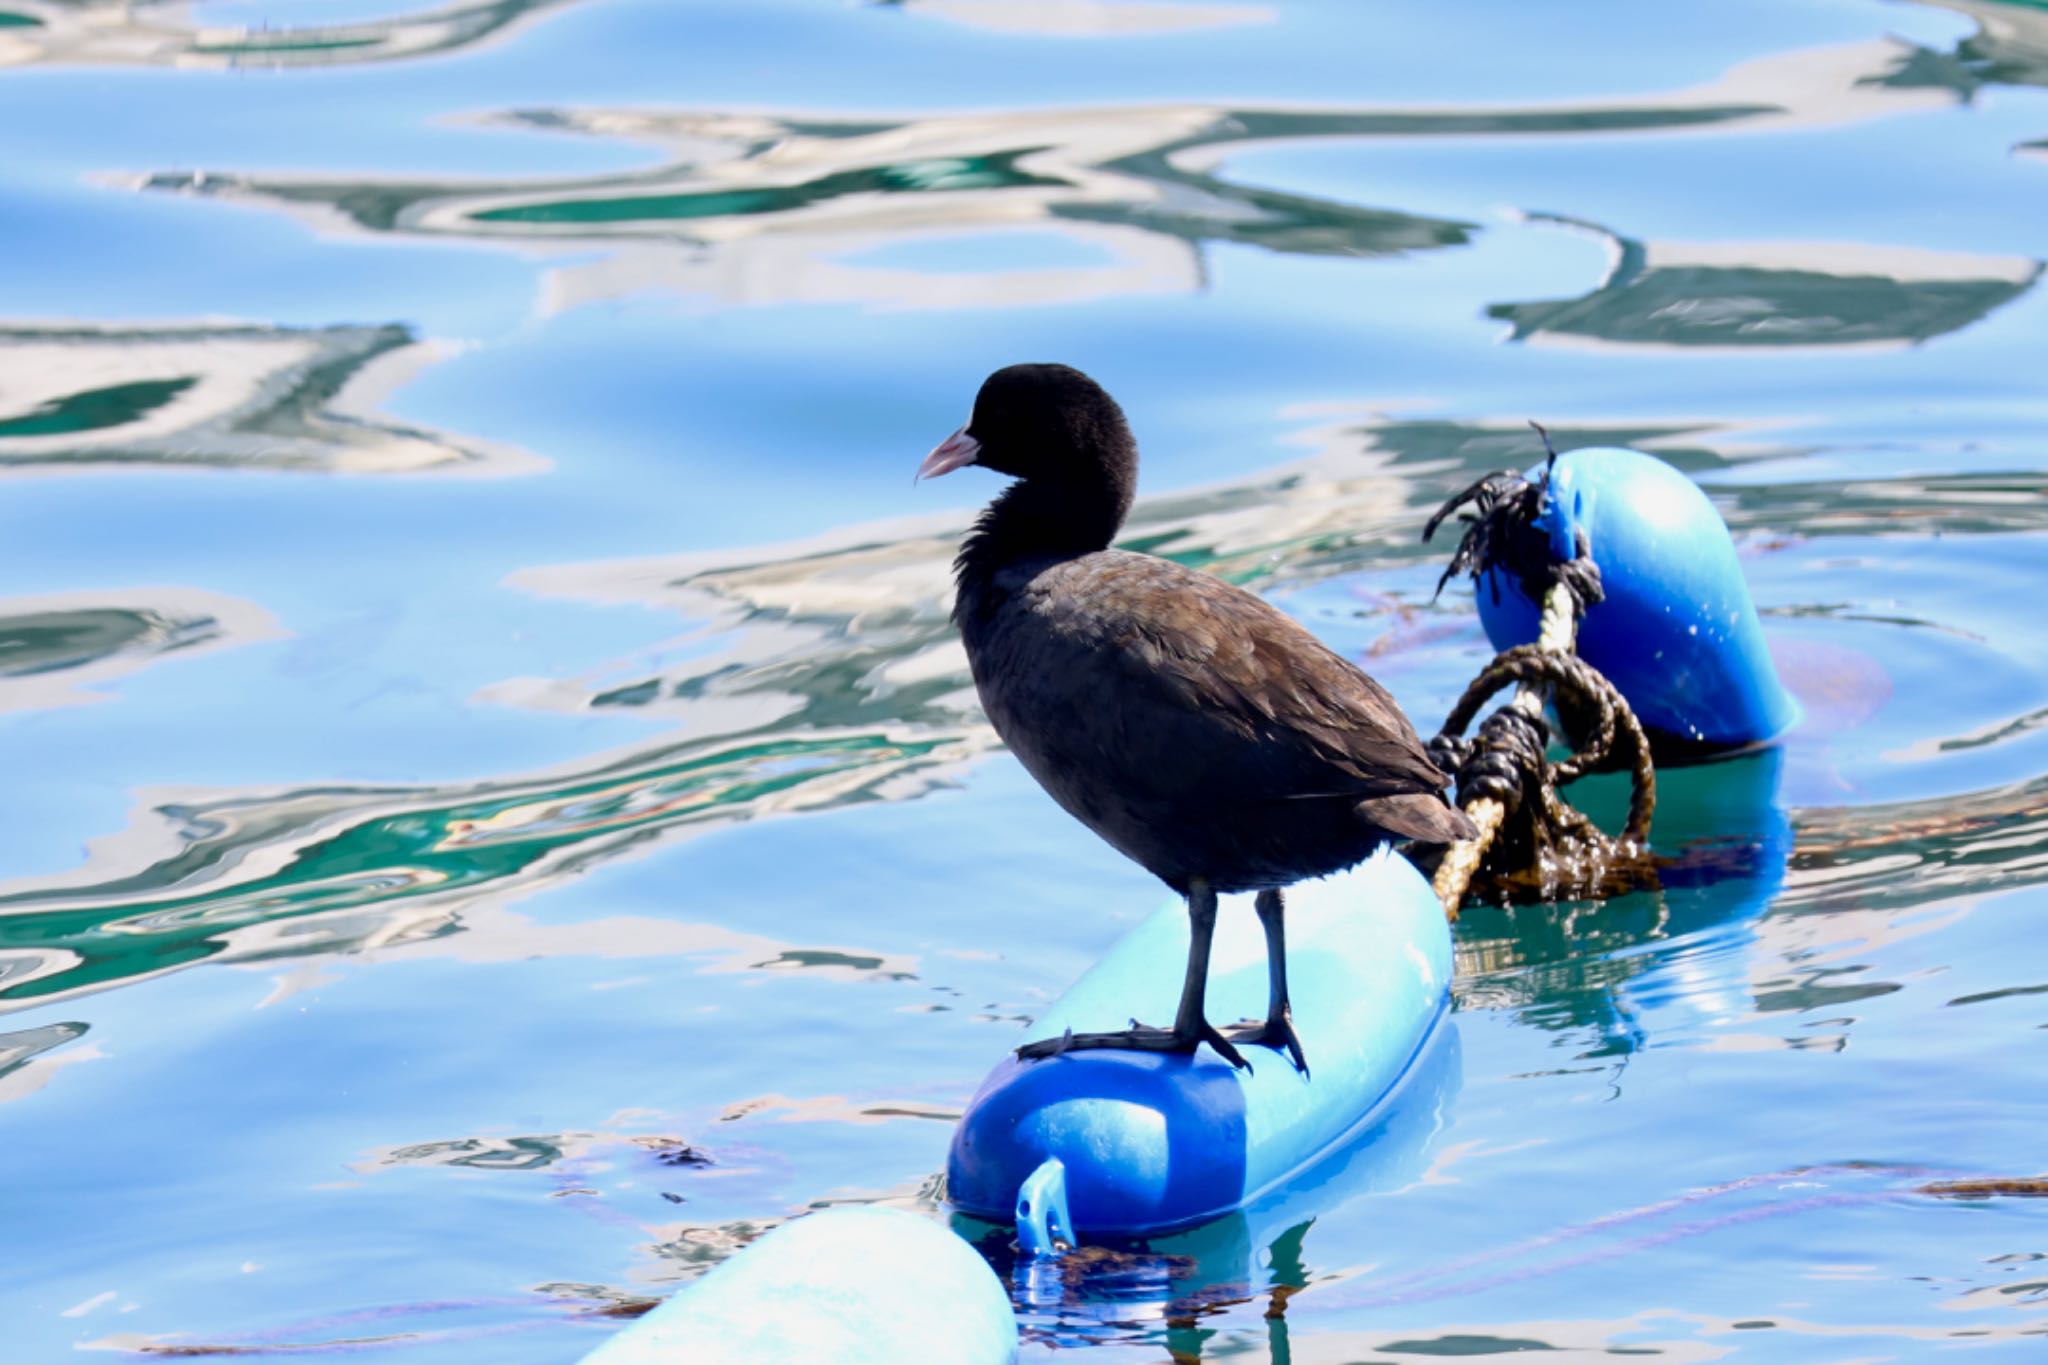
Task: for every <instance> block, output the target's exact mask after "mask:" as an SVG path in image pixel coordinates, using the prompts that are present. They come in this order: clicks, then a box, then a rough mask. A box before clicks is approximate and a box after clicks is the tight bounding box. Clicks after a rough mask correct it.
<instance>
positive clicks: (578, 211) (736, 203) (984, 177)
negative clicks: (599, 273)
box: [471, 147, 1067, 223]
mask: <svg viewBox="0 0 2048 1365" xmlns="http://www.w3.org/2000/svg"><path fill="white" fill-rule="evenodd" d="M1044 150H1045V149H1044V148H1043V147H1025V148H1020V149H1018V150H1016V151H1010V152H1000V153H996V154H993V155H989V156H977V157H940V158H933V159H929V160H923V161H904V162H898V163H895V164H893V165H887V166H864V167H860V168H858V169H855V170H846V171H835V172H833V173H832V174H830V175H823V176H819V177H818V178H817V179H815V180H809V181H806V182H804V183H802V184H799V185H778V186H763V187H761V188H758V189H738V190H710V191H705V192H701V193H695V194H655V195H640V196H630V197H624V198H609V199H606V198H596V199H559V200H552V201H542V202H539V203H529V204H515V205H511V206H508V207H506V208H500V209H485V210H483V211H482V212H480V213H475V214H472V215H471V217H473V218H474V219H476V220H477V221H479V222H485V223H638V222H648V221H654V220H661V219H672V218H717V217H723V216H725V215H727V214H753V213H783V212H787V211H788V210H790V209H797V208H802V207H803V206H804V205H806V204H815V203H820V202H823V201H825V200H828V199H837V198H839V197H841V196H842V195H849V194H911V193H918V192H930V191H943V190H976V189H1006V188H1011V187H1014V186H1020V185H1064V184H1066V183H1067V182H1066V181H1064V180H1059V179H1055V178H1053V177H1050V176H1042V175H1033V174H1031V173H1030V172H1028V171H1022V170H1019V169H1018V168H1017V161H1018V159H1019V158H1020V157H1026V156H1030V155H1031V154H1032V153H1034V152H1041V151H1044Z"/></svg>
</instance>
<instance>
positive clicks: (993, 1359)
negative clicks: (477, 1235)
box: [583, 1208, 1017, 1365]
mask: <svg viewBox="0 0 2048 1365" xmlns="http://www.w3.org/2000/svg"><path fill="white" fill-rule="evenodd" d="M1016 1353H1017V1319H1016V1315H1015V1313H1014V1312H1013V1311H1012V1310H1011V1308H1010V1296H1009V1294H1008V1293H1007V1292H1005V1290H1004V1289H1003V1286H1002V1283H1001V1282H1000V1281H999V1280H997V1279H996V1276H995V1272H994V1271H992V1270H990V1269H989V1268H988V1263H987V1262H986V1261H984V1260H982V1259H981V1257H980V1256H979V1255H978V1254H977V1253H976V1252H975V1250H974V1249H973V1248H972V1247H970V1246H968V1245H967V1243H965V1242H963V1241H961V1240H960V1238H959V1237H957V1236H955V1235H954V1234H953V1233H952V1232H951V1231H950V1230H949V1229H947V1228H946V1227H944V1226H943V1225H941V1224H938V1223H935V1222H932V1221H931V1220H930V1219H926V1218H920V1217H918V1216H917V1215H916V1214H912V1213H905V1212H903V1211H902V1210H901V1209H889V1208H839V1209H827V1210H825V1211H823V1212H820V1213H814V1214H810V1215H808V1216H807V1217H803V1218H799V1219H797V1220H796V1221H795V1222H793V1223H787V1224H784V1225H783V1226H782V1227H779V1228H777V1229H776V1230H775V1231H773V1232H771V1233H769V1234H768V1235H767V1236H766V1237H763V1238H762V1239H761V1240H760V1241H758V1242H755V1243H754V1244H753V1245H751V1246H749V1247H747V1248H745V1249H744V1250H742V1251H740V1252H738V1253H736V1254H735V1255H734V1256H733V1257H732V1258H731V1259H730V1260H727V1261H726V1262H724V1263H723V1264H722V1265H720V1266H719V1267H718V1268H717V1269H715V1270H713V1271H711V1272H710V1273H709V1274H708V1275H706V1276H704V1278H703V1279H701V1280H698V1281H696V1282H695V1283H694V1284H691V1285H690V1286H689V1287H687V1288H685V1289H681V1290H678V1291H677V1292H676V1293H675V1294H674V1295H673V1296H672V1297H670V1298H669V1299H668V1300H667V1301H665V1302H664V1303H662V1304H661V1305H660V1306H659V1307H657V1308H655V1309H654V1311H652V1312H650V1313H649V1314H647V1316H646V1317H643V1318H641V1319H640V1320H639V1321H637V1322H635V1323H634V1324H633V1325H632V1326H630V1327H628V1328H626V1329H625V1330H624V1331H622V1332H620V1333H619V1334H618V1335H617V1336H615V1337H613V1338H612V1339H611V1340H609V1341H607V1342H606V1343H605V1344H604V1345H602V1346H600V1347H598V1348H597V1349H596V1350H595V1351H592V1352H591V1353H590V1354H589V1355H587V1356H585V1357H584V1358H583V1365H685V1363H687V1365H761V1362H764V1361H831V1362H832V1363H833V1365H901V1362H903V1361H906V1360H915V1361H919V1362H921V1363H922V1365H1004V1362H1007V1361H1009V1360H1011V1359H1012V1358H1013V1357H1014V1356H1015V1355H1016Z"/></svg>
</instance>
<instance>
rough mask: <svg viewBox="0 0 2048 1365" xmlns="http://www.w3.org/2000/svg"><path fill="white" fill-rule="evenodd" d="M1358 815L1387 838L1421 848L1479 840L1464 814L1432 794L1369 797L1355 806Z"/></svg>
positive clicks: (1476, 832) (1405, 793)
mask: <svg viewBox="0 0 2048 1365" xmlns="http://www.w3.org/2000/svg"><path fill="white" fill-rule="evenodd" d="M1358 813H1359V814H1360V815H1361V816H1363V817H1364V818H1365V819H1367V820H1370V821H1372V823H1374V824H1375V825H1378V826H1379V827H1380V828H1381V829H1383V830H1386V831H1387V832H1388V833H1390V834H1398V835H1400V836H1401V837H1402V838H1404V839H1414V840H1416V841H1418V842H1420V843H1425V844H1450V843H1456V842H1457V841H1458V840H1460V839H1476V838H1478V837H1479V829H1478V827H1477V826H1475V825H1474V824H1473V823H1472V821H1471V820H1470V819H1469V818H1468V817H1467V816H1466V814H1465V812H1463V811H1461V810H1459V809H1458V808H1457V807H1456V806H1453V805H1452V804H1450V803H1449V802H1448V801H1446V800H1444V799H1443V797H1441V796H1439V795H1437V794H1436V793H1435V792H1403V793H1401V794H1400V795H1398V796H1374V797H1369V798H1367V799H1366V800H1364V801H1361V802H1359V803H1358Z"/></svg>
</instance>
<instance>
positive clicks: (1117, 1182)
mask: <svg viewBox="0 0 2048 1365" xmlns="http://www.w3.org/2000/svg"><path fill="white" fill-rule="evenodd" d="M1187 937H1188V924H1187V913H1186V911H1185V909H1184V908H1183V907H1181V906H1180V905H1179V904H1178V903H1176V904H1174V905H1172V906H1169V907H1167V908H1165V909H1162V910H1160V911H1159V912H1158V913H1157V914H1155V915H1153V916H1152V917H1150V918H1149V919H1147V920H1145V921H1144V922H1143V923H1141V924H1139V926H1138V927H1137V928H1135V929H1133V930H1132V931H1131V932H1130V933H1129V934H1128V935H1126V936H1125V937H1124V938H1123V940H1122V941H1120V942H1119V943H1118V944H1117V945H1116V946H1115V947H1114V948H1113V949H1111V951H1110V953H1109V955H1108V956H1107V957H1105V958H1104V959H1103V960H1102V961H1101V962H1100V963H1098V964H1097V965H1096V966H1095V967H1094V968H1093V969H1092V970H1090V971H1089V972H1088V974H1087V975H1086V976H1084V977H1082V978H1081V980H1080V981H1079V982H1077V983H1076V984H1075V986H1074V987H1073V989H1072V990H1070V991H1069V992H1068V993H1067V994H1066V995H1065V996H1064V997H1062V998H1061V1000H1060V1001H1059V1002H1058V1003H1057V1004H1056V1005H1054V1006H1053V1008H1052V1009H1051V1010H1050V1011H1049V1012H1048V1013H1047V1014H1046V1015H1045V1016H1044V1017H1043V1018H1041V1019H1040V1020H1039V1021H1038V1023H1037V1024H1036V1025H1035V1026H1034V1028H1033V1029H1032V1030H1031V1037H1033V1038H1057V1037H1059V1036H1060V1035H1061V1033H1062V1032H1064V1031H1065V1030H1067V1029H1069V1028H1071V1029H1072V1030H1073V1031H1074V1032H1076V1033H1082V1032H1088V1031H1091V1030H1109V1029H1116V1028H1121V1027H1123V1026H1124V1025H1125V1024H1126V1023H1127V1022H1128V1021H1129V1019H1130V1018H1131V1016H1133V1015H1135V1016H1137V1017H1139V1018H1147V1019H1164V1018H1171V1017H1172V1014H1173V1010H1174V1006H1175V1003H1176V1001H1177V999H1178V996H1179V993H1180V984H1181V964H1182V963H1183V962H1184V961H1185V960H1186V954H1187ZM1287 950H1288V951H1287V964H1288V973H1289V977H1290V982H1291V985H1292V987H1293V1003H1294V1024H1295V1029H1296V1031H1297V1032H1298V1033H1299V1034H1300V1036H1301V1040H1302V1045H1303V1047H1304V1048H1305V1049H1306V1050H1307V1052H1308V1058H1309V1064H1310V1066H1311V1067H1312V1068H1313V1075H1312V1076H1311V1077H1303V1076H1301V1075H1299V1074H1297V1073H1296V1072H1295V1070H1294V1068H1293V1067H1292V1066H1290V1065H1289V1064H1288V1061H1287V1058H1286V1057H1285V1056H1283V1055H1281V1054H1280V1053H1278V1052H1275V1051H1271V1050H1269V1049H1265V1048H1250V1049H1247V1054H1248V1056H1249V1058H1250V1060H1251V1062H1252V1066H1253V1071H1252V1072H1251V1073H1250V1074H1246V1073H1243V1072H1239V1071H1234V1070H1232V1068H1231V1067H1230V1066H1229V1064H1228V1063H1226V1062H1224V1061H1223V1060H1222V1059H1221V1058H1219V1057H1217V1056H1216V1055H1215V1054H1214V1053H1212V1052H1210V1051H1209V1050H1208V1049H1207V1048H1204V1049H1202V1050H1201V1051H1200V1052H1198V1053H1196V1054H1194V1055H1193V1056H1173V1055H1161V1054H1157V1053H1139V1052H1117V1051H1087V1052H1074V1053H1069V1054H1067V1055H1065V1056H1061V1057H1052V1058H1047V1059H1044V1060H1039V1061H1030V1062H1026V1061H1020V1060H1018V1059H1017V1058H1015V1057H1011V1058H1008V1059H1006V1060H1005V1061H1003V1062H1002V1063H1001V1064H1000V1065H998V1066H997V1067H996V1069H995V1070H994V1071H993V1072H991V1073H990V1075H989V1077H988V1079H987V1080H986V1081H985V1082H983V1084H982V1087H981V1090H980V1092H979V1093H978V1094H977V1095H976V1096H975V1097H974V1100H973V1102H972V1103H971V1104H970V1105H969V1106H968V1110H967V1113H966V1114H965V1116H964V1117H962V1119H961V1120H960V1126H959V1128H958V1129H956V1130H955V1132H954V1135H953V1150H952V1154H951V1157H950V1159H949V1160H948V1162H947V1170H946V1185H947V1192H948V1195H949V1196H950V1197H951V1199H952V1200H953V1202H954V1204H955V1205H956V1206H958V1207H959V1208H960V1209H961V1210H963V1211H964V1212H967V1213H970V1214H973V1215H975V1216H977V1217H980V1218H985V1219H988V1220H990V1221H993V1222H1005V1223H1007V1222H1010V1221H1011V1220H1012V1219H1013V1218H1014V1219H1016V1221H1017V1222H1018V1223H1019V1225H1020V1233H1019V1236H1020V1240H1022V1241H1023V1242H1024V1244H1025V1245H1026V1246H1027V1248H1028V1247H1031V1246H1033V1245H1035V1244H1038V1243H1046V1244H1050V1243H1054V1242H1057V1241H1060V1240H1071V1238H1072V1236H1073V1235H1074V1234H1075V1233H1079V1234H1112V1235H1122V1236H1148V1235H1151V1234H1155V1233H1160V1232H1165V1231H1168V1230H1171V1229H1174V1228H1180V1227H1185V1226H1188V1225H1190V1224H1194V1223H1199V1222H1202V1221H1203V1220H1205V1219H1210V1218H1215V1217H1218V1216H1220V1215H1223V1214H1227V1213H1230V1212H1232V1211H1234V1210H1237V1209H1240V1208H1243V1207H1244V1206H1245V1205H1247V1204H1250V1203H1253V1202H1255V1201H1257V1200H1259V1199H1260V1198H1262V1197H1264V1196H1266V1195H1268V1194H1269V1193H1272V1192H1274V1191H1276V1190H1279V1189H1280V1188H1282V1187H1283V1186H1284V1185H1285V1184H1286V1182H1287V1181H1288V1180H1289V1179H1290V1178H1292V1177H1294V1176H1296V1175H1298V1174H1299V1173H1300V1172H1302V1171H1303V1170H1305V1169H1307V1168H1308V1167H1309V1166H1310V1165H1312V1164H1313V1163H1315V1162H1316V1161H1318V1160H1319V1159H1320V1158H1322V1157H1323V1156H1324V1155H1326V1154H1327V1153H1328V1152H1330V1151H1331V1149H1333V1148H1334V1147H1336V1146H1338V1145H1339V1144H1341V1143H1342V1142H1343V1141H1344V1140H1345V1139H1346V1138H1347V1137H1348V1136H1350V1135H1352V1134H1354V1133H1355V1132H1357V1131H1358V1130H1359V1129H1361V1128H1362V1127H1363V1126H1364V1125H1366V1124H1368V1123H1369V1122H1371V1121H1373V1119H1374V1118H1375V1116H1376V1115H1378V1114H1380V1113H1381V1112H1382V1109H1383V1106H1384V1105H1386V1104H1388V1103H1400V1102H1401V1101H1400V1099H1399V1096H1398V1094H1397V1092H1398V1091H1399V1090H1400V1089H1401V1084H1402V1081H1403V1078H1404V1077H1405V1076H1406V1075H1407V1073H1408V1072H1409V1069H1410V1066H1411V1064H1412V1063H1413V1062H1414V1060H1415V1058H1416V1056H1417V1055H1418V1053H1420V1052H1421V1051H1422V1048H1423V1045H1424V1043H1425V1042H1426V1041H1427V1040H1428V1038H1429V1037H1430V1034H1431V1032H1432V1031H1433V1030H1434V1029H1435V1028H1436V1027H1437V1024H1438V1021H1439V1019H1440V1018H1441V1016H1442V1015H1443V1013H1444V1010H1445V1008H1446V1005H1447V1003H1448V1000H1449V991H1450V979H1451V940H1450V931H1449V929H1448V927H1447V926H1446V924H1445V921H1444V912H1443V906H1442V904H1441V903H1440V902H1438V900H1437V898H1436V894H1435V892H1433V891H1432V890H1431V889H1430V886H1429V883H1428V882H1427V881H1425V880H1424V879H1423V877H1422V874H1421V873H1419V872H1417V871H1416V870H1415V868H1414V866H1413V865H1412V864H1410V863H1409V862H1408V861H1407V860H1406V859H1405V858H1401V857H1399V856H1397V855H1395V854H1392V853H1388V852H1385V851H1382V852H1381V853H1379V854H1377V855H1375V856H1374V857H1372V858H1370V859H1368V860H1367V861H1366V862H1364V863H1363V864H1361V865H1360V866H1358V867H1356V868H1354V869H1352V870H1351V871H1349V872H1346V873H1342V874H1340V875H1338V876H1336V877H1332V878H1329V879H1327V880H1324V881H1320V882H1307V883H1303V884H1301V885H1299V886H1296V887H1294V888H1292V889H1291V890H1289V892H1288V894H1287ZM1265 1009H1266V956H1265V942H1264V939H1263V937H1262V936H1261V933H1260V930H1259V927H1258V924H1257V922H1256V920H1255V918H1254V916H1253V914H1252V909H1251V905H1250V897H1248V896H1246V897H1228V898H1226V900H1225V904H1224V912H1223V914H1222V916H1221V917H1220V918H1219V920H1218V923H1217V929H1216V939H1215V945H1214V948H1213V951H1212V955H1211V961H1210V972H1209V1012H1210V1016H1211V1017H1212V1018H1214V1019H1218V1020H1228V1019H1235V1018H1239V1017H1263V1016H1264V1014H1265ZM1051 1163H1057V1166H1056V1167H1055V1166H1054V1165H1052V1164H1051ZM1020 1195H1025V1196H1027V1197H1028V1199H1027V1202H1028V1203H1029V1204H1030V1207H1029V1208H1028V1209H1024V1208H1020ZM1061 1195H1063V1196H1064V1206H1063V1207H1062V1206H1061V1203H1060V1201H1059V1198H1058V1197H1059V1196H1061ZM1048 1213H1052V1214H1055V1215H1057V1214H1060V1213H1064V1214H1065V1218H1064V1219H1058V1218H1055V1220H1054V1221H1055V1222H1065V1223H1068V1224H1070V1225H1071V1231H1070V1232H1069V1234H1068V1236H1067V1237H1066V1238H1065V1239H1062V1238H1060V1237H1059V1236H1058V1234H1057V1232H1056V1230H1055V1228H1054V1227H1053V1226H1051V1225H1048V1226H1044V1227H1036V1226H1033V1224H1034V1223H1036V1222H1037V1221H1038V1220H1039V1219H1041V1218H1043V1217H1045V1216H1046V1215H1047V1214H1048Z"/></svg>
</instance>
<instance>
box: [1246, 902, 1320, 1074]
mask: <svg viewBox="0 0 2048 1365" xmlns="http://www.w3.org/2000/svg"><path fill="white" fill-rule="evenodd" d="M1258 909H1259V927H1261V928H1262V929H1264V930H1265V931H1266V981H1267V994H1266V1022H1265V1023H1263V1024H1252V1025H1248V1026H1240V1027H1238V1028H1235V1029H1232V1030H1231V1036H1232V1037H1233V1038H1235V1039H1236V1040H1237V1041H1238V1042H1240V1043H1260V1044H1263V1045H1265V1046H1266V1047H1274V1048H1280V1049H1282V1050H1284V1051H1285V1052H1286V1053H1287V1056H1288V1059H1289V1060H1290V1061H1292V1062H1293V1063H1294V1069H1295V1070H1296V1071H1299V1072H1300V1073H1301V1074H1302V1075H1304V1076H1306V1075H1308V1059H1307V1058H1306V1057H1304V1056H1303V1055H1302V1052H1301V1039H1300V1038H1299V1037H1297V1036H1295V1032H1294V1011H1293V1009H1292V1008H1290V1007H1289V1005H1288V1003H1287V926H1286V922H1285V916H1286V904H1285V902H1283V901H1282V900H1281V898H1280V893H1279V892H1278V891H1277V890H1267V891H1261V892H1260V893H1259V899H1258Z"/></svg>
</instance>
